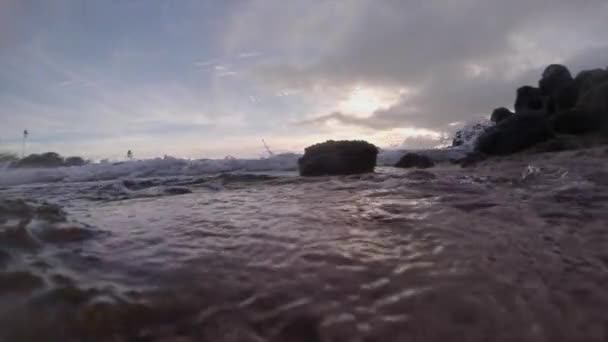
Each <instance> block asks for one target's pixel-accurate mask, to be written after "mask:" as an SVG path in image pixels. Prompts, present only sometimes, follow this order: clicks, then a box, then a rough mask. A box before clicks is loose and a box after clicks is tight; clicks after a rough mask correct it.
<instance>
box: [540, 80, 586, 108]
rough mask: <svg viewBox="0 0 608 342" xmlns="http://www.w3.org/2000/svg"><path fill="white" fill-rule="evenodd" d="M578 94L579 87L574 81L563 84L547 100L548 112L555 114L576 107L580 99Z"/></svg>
mask: <svg viewBox="0 0 608 342" xmlns="http://www.w3.org/2000/svg"><path fill="white" fill-rule="evenodd" d="M578 96H579V91H578V87H577V86H576V83H575V82H574V81H570V82H569V83H566V84H564V85H562V86H561V87H560V88H558V89H556V90H555V92H553V94H551V96H550V97H549V99H548V101H547V102H548V103H547V113H549V114H553V113H556V112H562V111H565V110H569V109H571V108H574V107H575V106H576V102H577V101H578Z"/></svg>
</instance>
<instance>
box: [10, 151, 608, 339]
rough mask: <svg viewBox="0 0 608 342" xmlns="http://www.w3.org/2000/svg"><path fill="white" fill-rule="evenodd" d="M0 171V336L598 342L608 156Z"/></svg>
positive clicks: (153, 163)
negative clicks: (361, 165)
mask: <svg viewBox="0 0 608 342" xmlns="http://www.w3.org/2000/svg"><path fill="white" fill-rule="evenodd" d="M402 153H403V152H398V151H393V152H386V153H384V154H382V155H381V156H380V166H379V167H378V168H377V169H376V172H375V173H370V174H362V175H353V176H331V177H329V176H328V177H315V178H303V177H299V176H298V175H297V168H296V165H297V164H296V162H297V157H298V156H297V155H294V154H285V155H278V156H274V157H271V158H265V159H259V160H256V159H251V160H235V159H226V160H195V161H189V160H180V159H173V158H164V159H156V160H146V161H132V162H123V163H105V164H91V165H87V166H83V167H72V168H58V169H28V170H8V169H4V170H0V340H1V341H180V342H182V341H215V342H222V341H276V342H278V341H283V342H290V341H301V342H316V341H323V342H326V341H333V342H337V341H360V342H372V341H378V342H379V341H606V339H607V338H608V314H607V312H606V308H608V249H607V248H606V247H607V246H608V229H606V227H608V181H607V179H608V163H606V158H607V157H608V149H606V148H593V149H587V150H578V151H566V152H559V153H542V154H525V155H521V154H520V155H515V156H510V157H504V158H495V159H492V160H488V161H485V162H482V163H480V164H479V165H477V166H476V167H471V168H461V167H459V166H457V165H453V164H451V163H449V162H448V160H449V159H450V158H452V157H453V156H454V154H455V153H456V154H457V153H460V152H458V151H457V150H439V152H438V151H434V152H430V153H435V154H434V158H435V159H436V160H438V161H439V163H438V165H437V166H436V167H435V168H431V169H427V170H404V169H397V168H393V167H391V166H390V165H391V164H392V163H394V161H395V160H396V159H398V158H399V156H400V155H401V154H402Z"/></svg>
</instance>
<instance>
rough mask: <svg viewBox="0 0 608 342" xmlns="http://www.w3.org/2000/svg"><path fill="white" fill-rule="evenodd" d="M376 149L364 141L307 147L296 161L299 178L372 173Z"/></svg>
mask: <svg viewBox="0 0 608 342" xmlns="http://www.w3.org/2000/svg"><path fill="white" fill-rule="evenodd" d="M377 156H378V148H377V147H376V146H374V145H372V144H370V143H367V142H365V141H333V140H330V141H327V142H324V143H320V144H316V145H313V146H310V147H307V148H306V149H305V151H304V156H303V157H302V158H300V159H299V160H298V167H299V170H300V175H301V176H323V175H351V174H359V173H367V172H373V171H374V168H375V167H376V158H377Z"/></svg>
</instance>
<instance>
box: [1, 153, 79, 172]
mask: <svg viewBox="0 0 608 342" xmlns="http://www.w3.org/2000/svg"><path fill="white" fill-rule="evenodd" d="M8 161H10V162H12V163H11V167H13V168H54V167H63V166H82V165H85V164H87V163H88V161H86V160H84V159H83V158H82V157H77V156H74V157H68V158H64V157H62V156H61V155H60V154H59V153H56V152H46V153H42V154H30V155H29V156H27V157H25V158H22V159H18V158H16V157H15V158H14V159H12V160H8Z"/></svg>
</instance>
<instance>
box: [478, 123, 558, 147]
mask: <svg viewBox="0 0 608 342" xmlns="http://www.w3.org/2000/svg"><path fill="white" fill-rule="evenodd" d="M552 137H553V131H552V129H551V126H550V124H549V121H548V120H547V118H546V117H545V116H544V115H542V114H537V113H526V114H516V115H513V116H512V117H510V118H508V119H506V120H504V121H503V122H501V123H500V124H498V125H496V126H494V127H490V128H489V129H487V130H486V131H485V132H484V133H483V134H482V135H481V136H480V137H479V139H478V141H477V145H476V150H477V151H478V152H481V153H485V154H488V155H506V154H511V153H515V152H519V151H521V150H524V149H526V148H528V147H531V146H533V145H535V144H537V143H540V142H543V141H547V140H549V139H550V138H552Z"/></svg>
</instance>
